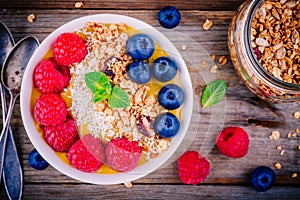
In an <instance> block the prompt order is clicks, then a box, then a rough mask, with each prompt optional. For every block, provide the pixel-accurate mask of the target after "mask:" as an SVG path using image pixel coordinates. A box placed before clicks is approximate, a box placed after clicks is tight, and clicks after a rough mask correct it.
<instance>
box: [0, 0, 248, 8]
mask: <svg viewBox="0 0 300 200" xmlns="http://www.w3.org/2000/svg"><path fill="white" fill-rule="evenodd" d="M75 2H77V1H70V0H69V1H56V0H51V1H49V0H38V1H26V0H15V1H8V0H2V1H1V2H0V8H20V9H35V8H38V9H75V7H74V5H75ZM78 2H80V1H78ZM82 2H83V3H84V5H83V7H82V8H81V9H101V10H104V9H113V10H138V9H142V10H159V9H160V8H162V7H164V6H166V5H172V6H176V7H177V8H178V9H180V10H236V9H237V8H238V6H239V5H240V4H242V3H243V2H244V0H211V1H201V2H200V1H199V0H190V1H177V0H168V1H160V0H151V1H148V0H140V1H135V0H128V1H124V0H123V1H118V0H102V1H98V0H90V1H82Z"/></svg>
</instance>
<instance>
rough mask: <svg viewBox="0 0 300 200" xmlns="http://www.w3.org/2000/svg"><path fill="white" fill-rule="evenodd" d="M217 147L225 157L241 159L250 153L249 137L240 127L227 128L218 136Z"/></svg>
mask: <svg viewBox="0 0 300 200" xmlns="http://www.w3.org/2000/svg"><path fill="white" fill-rule="evenodd" d="M216 145H217V147H218V149H219V151H220V152H221V153H223V154H224V155H226V156H229V157H232V158H241V157H243V156H245V155H246V154H247V152H248V149H249V137H248V134H247V133H246V131H245V130H244V129H242V128H240V127H227V128H225V129H223V130H222V132H221V133H220V134H219V135H218V136H217V139H216Z"/></svg>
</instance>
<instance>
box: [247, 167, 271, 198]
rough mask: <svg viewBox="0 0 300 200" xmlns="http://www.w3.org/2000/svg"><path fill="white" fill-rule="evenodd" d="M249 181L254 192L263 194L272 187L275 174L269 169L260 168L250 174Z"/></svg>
mask: <svg viewBox="0 0 300 200" xmlns="http://www.w3.org/2000/svg"><path fill="white" fill-rule="evenodd" d="M250 181H251V185H252V186H253V187H254V189H255V190H256V191H258V192H264V191H267V190H269V189H270V188H271V187H272V185H273V183H274V181H275V173H274V171H273V170H272V169H271V168H269V167H266V166H260V167H257V168H256V169H255V170H254V171H253V172H252V173H251V179H250Z"/></svg>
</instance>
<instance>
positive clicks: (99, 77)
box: [84, 72, 111, 94]
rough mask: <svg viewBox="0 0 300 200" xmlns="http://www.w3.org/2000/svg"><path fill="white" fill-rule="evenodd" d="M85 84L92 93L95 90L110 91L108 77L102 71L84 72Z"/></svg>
mask: <svg viewBox="0 0 300 200" xmlns="http://www.w3.org/2000/svg"><path fill="white" fill-rule="evenodd" d="M84 78H85V84H86V86H87V87H88V88H89V89H90V90H91V91H92V92H93V94H94V93H96V92H97V91H102V90H103V91H107V93H110V92H111V85H110V82H109V79H108V77H107V76H106V75H105V74H104V73H102V72H89V73H87V74H85V76H84Z"/></svg>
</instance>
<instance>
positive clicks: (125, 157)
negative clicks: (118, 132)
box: [106, 137, 142, 172]
mask: <svg viewBox="0 0 300 200" xmlns="http://www.w3.org/2000/svg"><path fill="white" fill-rule="evenodd" d="M141 154H142V149H141V147H140V146H139V145H138V142H136V141H129V140H128V139H127V138H125V137H122V138H116V139H113V140H111V141H110V143H108V145H107V146H106V160H107V164H108V165H109V166H111V167H112V168H113V169H115V170H118V171H121V172H126V171H130V170H132V169H134V168H135V167H136V166H137V164H138V162H139V160H140V157H141Z"/></svg>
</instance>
